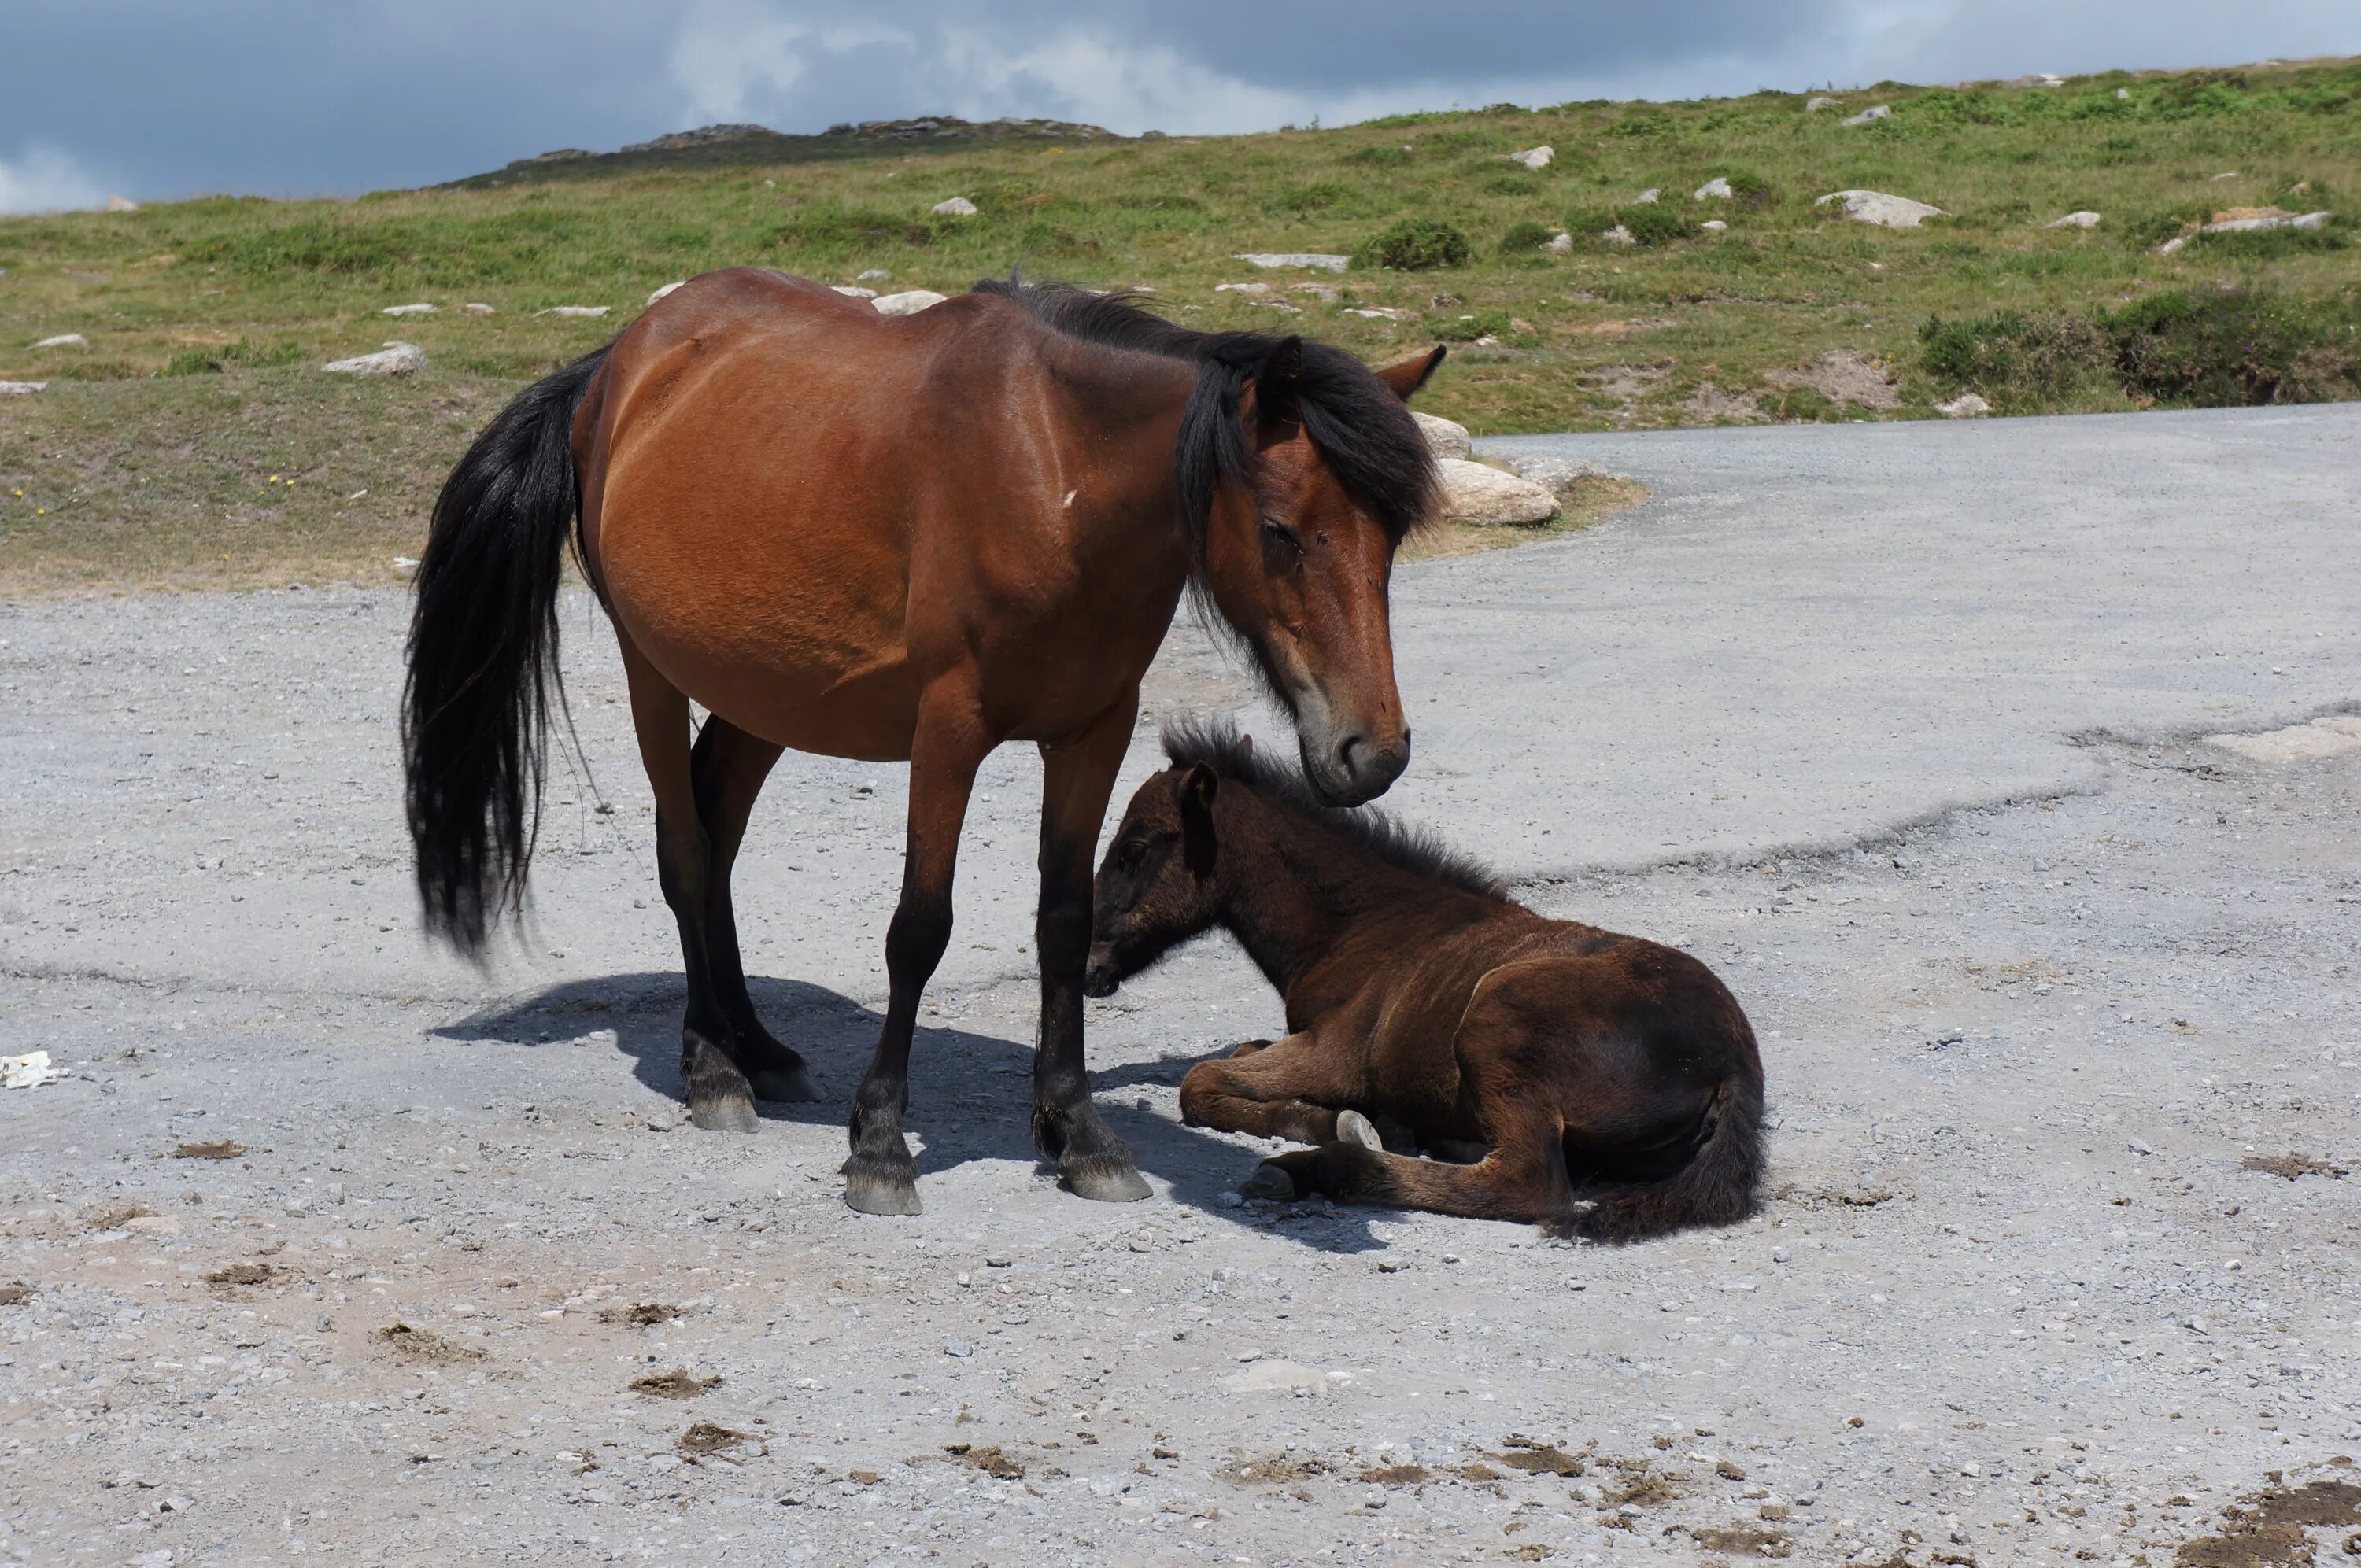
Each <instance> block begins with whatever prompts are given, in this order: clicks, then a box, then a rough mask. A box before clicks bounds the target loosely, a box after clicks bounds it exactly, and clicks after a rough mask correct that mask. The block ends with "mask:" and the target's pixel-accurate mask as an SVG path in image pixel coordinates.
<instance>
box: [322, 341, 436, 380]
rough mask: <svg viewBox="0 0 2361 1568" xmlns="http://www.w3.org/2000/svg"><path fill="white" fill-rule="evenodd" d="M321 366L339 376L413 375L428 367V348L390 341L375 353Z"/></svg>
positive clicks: (331, 361) (333, 361)
mask: <svg viewBox="0 0 2361 1568" xmlns="http://www.w3.org/2000/svg"><path fill="white" fill-rule="evenodd" d="M321 368H322V369H324V370H325V371H327V372H329V373H330V374H331V375H338V376H411V375H415V374H416V373H417V372H419V371H421V370H423V369H424V368H426V350H424V349H423V348H421V347H419V346H418V345H416V344H414V343H389V344H387V345H385V346H384V347H383V348H381V349H379V350H378V352H376V353H375V354H361V355H356V356H354V357H352V358H350V359H332V360H330V361H329V362H328V363H327V364H325V365H324V366H322V367H321Z"/></svg>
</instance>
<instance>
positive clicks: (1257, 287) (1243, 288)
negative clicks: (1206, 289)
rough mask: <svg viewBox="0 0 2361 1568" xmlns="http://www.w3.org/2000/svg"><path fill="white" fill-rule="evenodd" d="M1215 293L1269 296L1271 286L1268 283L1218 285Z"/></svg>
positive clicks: (1215, 287) (1215, 286) (1214, 287)
mask: <svg viewBox="0 0 2361 1568" xmlns="http://www.w3.org/2000/svg"><path fill="white" fill-rule="evenodd" d="M1213 292H1215V293H1216V294H1268V293H1269V292H1270V285H1269V284H1268V283H1216V284H1214V285H1213Z"/></svg>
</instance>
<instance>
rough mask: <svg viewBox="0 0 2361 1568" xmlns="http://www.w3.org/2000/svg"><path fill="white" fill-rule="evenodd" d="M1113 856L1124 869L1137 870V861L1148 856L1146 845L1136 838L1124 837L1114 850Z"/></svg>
mask: <svg viewBox="0 0 2361 1568" xmlns="http://www.w3.org/2000/svg"><path fill="white" fill-rule="evenodd" d="M1147 858H1148V846H1147V845H1146V844H1145V843H1143V842H1141V841H1140V840H1139V839H1125V840H1124V841H1123V843H1122V844H1121V845H1120V846H1119V847H1118V848H1117V849H1116V850H1115V863H1116V864H1118V865H1120V866H1122V867H1123V868H1124V869H1125V870H1126V871H1137V870H1138V869H1139V862H1140V861H1144V860H1146V859H1147Z"/></svg>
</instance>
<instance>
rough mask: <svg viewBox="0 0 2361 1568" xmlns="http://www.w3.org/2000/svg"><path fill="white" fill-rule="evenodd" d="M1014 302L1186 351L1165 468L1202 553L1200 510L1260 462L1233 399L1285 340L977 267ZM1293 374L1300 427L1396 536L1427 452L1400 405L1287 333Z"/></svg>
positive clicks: (1042, 317)
mask: <svg viewBox="0 0 2361 1568" xmlns="http://www.w3.org/2000/svg"><path fill="white" fill-rule="evenodd" d="M975 292H977V293H979V294H993V295H996V296H998V297H999V298H1001V299H1004V300H1007V301H1009V302H1012V303H1014V304H1016V305H1017V306H1019V307H1021V308H1022V309H1023V310H1024V311H1025V312H1026V313H1028V314H1029V315H1031V316H1032V317H1033V318H1034V319H1035V320H1036V321H1038V322H1040V323H1042V324H1043V325H1044V326H1047V327H1049V328H1050V329H1051V330H1052V331H1054V332H1057V333H1059V334H1062V335H1064V336H1067V337H1071V338H1075V339H1078V340H1079V341H1082V342H1084V343H1094V344H1098V345H1103V346H1105V347H1108V348H1121V349H1129V350H1132V351H1134V352H1137V353H1142V354H1157V355H1161V356H1164V357H1166V358H1168V359H1180V360H1186V361H1188V362H1190V363H1191V364H1194V365H1195V366H1197V367H1198V371H1197V386H1196V390H1195V391H1194V392H1192V393H1191V395H1190V398H1189V406H1188V408H1187V409H1186V410H1185V411H1183V412H1182V414H1181V416H1180V437H1179V439H1178V440H1177V441H1176V442H1175V443H1174V444H1173V453H1172V462H1173V474H1174V477H1175V479H1176V480H1177V481H1178V485H1179V488H1180V516H1181V521H1182V522H1183V524H1184V525H1185V526H1186V528H1187V529H1188V532H1189V543H1190V546H1191V554H1193V555H1194V556H1196V557H1197V558H1198V559H1199V560H1202V558H1203V553H1204V543H1205V523H1206V518H1207V516H1208V515H1209V514H1210V512H1211V511H1212V510H1213V494H1214V491H1215V490H1216V489H1217V488H1219V487H1220V486H1222V485H1224V484H1237V485H1243V486H1245V487H1246V488H1248V489H1249V490H1251V489H1253V488H1255V485H1256V481H1257V477H1258V473H1257V470H1258V469H1259V467H1260V465H1259V464H1258V463H1257V460H1256V455H1255V450H1254V446H1253V444H1252V443H1250V442H1249V441H1248V440H1247V439H1246V430H1245V427H1244V425H1243V423H1242V422H1240V420H1239V419H1238V399H1239V396H1240V394H1241V393H1243V392H1244V391H1245V390H1246V386H1247V384H1248V383H1249V382H1250V381H1252V380H1253V379H1254V377H1255V374H1256V372H1257V371H1258V370H1260V369H1261V368H1262V367H1263V365H1264V363H1265V362H1266V361H1268V359H1269V358H1270V356H1271V354H1272V351H1273V350H1275V349H1277V348H1278V347H1279V345H1281V344H1282V343H1284V342H1286V341H1287V340H1286V339H1284V338H1279V337H1274V336H1272V335H1271V334H1268V333H1259V332H1198V331H1195V330H1194V329H1192V328H1190V327H1185V326H1180V325H1179V324H1177V323H1173V322H1170V321H1167V320H1165V319H1164V318H1163V317H1162V316H1159V315H1158V314H1156V313H1154V312H1153V311H1150V310H1148V309H1146V308H1144V307H1143V304H1142V301H1141V296H1140V295H1138V294H1137V293H1135V292H1132V291H1128V290H1118V291H1115V292H1114V293H1107V294H1102V293H1097V292H1094V291H1092V290H1089V289H1081V288H1076V287H1075V286H1073V285H1072V284H1070V283H1030V282H1027V281H1024V280H1021V279H1018V278H1015V277H1010V278H987V279H985V280H983V281H982V282H980V283H978V284H977V285H976V286H975ZM1296 341H1297V342H1299V343H1301V345H1302V356H1301V363H1302V371H1301V376H1300V378H1299V379H1298V381H1297V390H1298V406H1299V409H1300V411H1301V418H1302V421H1303V430H1304V433H1305V434H1306V435H1308V436H1310V437H1311V438H1312V445H1313V446H1315V447H1317V448H1318V449H1319V451H1320V455H1321V457H1322V459H1323V461H1325V462H1326V464H1327V465H1328V471H1329V472H1330V473H1331V474H1334V476H1335V477H1336V483H1337V484H1338V485H1339V486H1341V487H1342V488H1343V489H1344V491H1345V495H1346V496H1347V497H1348V498H1350V499H1351V500H1352V501H1353V503H1354V504H1355V505H1356V506H1358V507H1359V508H1360V509H1361V510H1364V511H1366V512H1367V513H1368V514H1369V515H1370V516H1371V517H1374V518H1375V519H1377V521H1378V525H1379V526H1380V527H1382V528H1383V529H1384V530H1385V531H1386V536H1387V537H1388V538H1389V540H1391V541H1392V542H1393V543H1396V544H1400V543H1401V541H1402V539H1403V537H1404V536H1405V535H1407V534H1409V533H1410V532H1411V531H1412V530H1414V529H1416V528H1417V527H1419V526H1420V525H1421V524H1422V523H1423V522H1424V521H1426V519H1427V517H1428V516H1429V514H1430V512H1431V510H1432V503H1433V494H1434V488H1435V475H1434V460H1433V457H1432V456H1431V455H1429V453H1428V451H1427V446H1426V441H1425V439H1424V437H1422V435H1421V434H1420V433H1419V429H1418V425H1417V424H1416V422H1413V421H1412V420H1411V417H1410V410H1409V409H1408V408H1407V407H1405V406H1404V404H1403V402H1402V400H1400V398H1398V397H1396V396H1395V395H1394V392H1393V389H1391V388H1389V387H1388V386H1387V385H1386V384H1385V383H1384V382H1383V381H1380V380H1378V378H1377V373H1376V372H1375V371H1372V370H1371V369H1370V368H1369V367H1367V366H1366V365H1364V364H1362V363H1361V362H1360V361H1359V360H1358V359H1356V358H1354V357H1353V356H1351V355H1349V354H1347V353H1345V351H1344V350H1343V349H1341V348H1336V347H1333V346H1331V345H1328V344H1324V343H1317V342H1314V341H1312V340H1311V339H1309V338H1301V339H1297V340H1296Z"/></svg>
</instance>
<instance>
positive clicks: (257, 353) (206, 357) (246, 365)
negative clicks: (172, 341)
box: [163, 337, 304, 376]
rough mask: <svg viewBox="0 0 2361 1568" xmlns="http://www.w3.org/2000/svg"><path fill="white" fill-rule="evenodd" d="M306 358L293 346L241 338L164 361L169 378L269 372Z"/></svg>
mask: <svg viewBox="0 0 2361 1568" xmlns="http://www.w3.org/2000/svg"><path fill="white" fill-rule="evenodd" d="M303 358H304V353H303V350H302V348H301V347H299V346H297V345H294V344H291V343H271V344H261V343H255V342H253V341H251V340H249V339H247V338H243V337H241V338H239V339H238V340H237V341H236V343H231V344H223V345H215V346H212V347H205V348H184V349H182V350H181V352H180V353H178V354H175V355H174V356H172V357H171V358H170V359H168V360H166V361H165V362H164V369H163V374H165V375H167V376H217V375H219V374H221V373H222V372H223V371H225V370H231V369H255V370H268V369H270V368H272V367H277V366H280V365H293V364H297V363H299V362H301V361H302V359H303Z"/></svg>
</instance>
